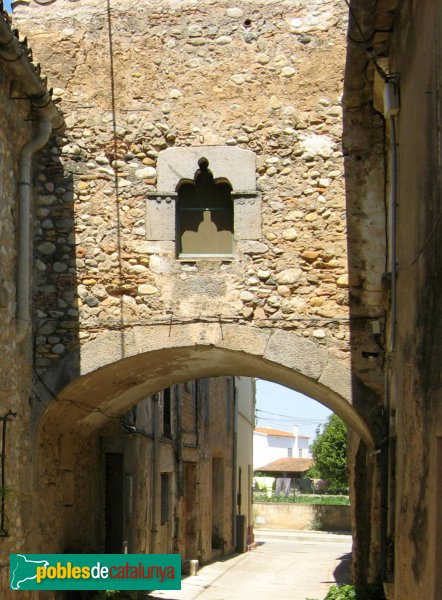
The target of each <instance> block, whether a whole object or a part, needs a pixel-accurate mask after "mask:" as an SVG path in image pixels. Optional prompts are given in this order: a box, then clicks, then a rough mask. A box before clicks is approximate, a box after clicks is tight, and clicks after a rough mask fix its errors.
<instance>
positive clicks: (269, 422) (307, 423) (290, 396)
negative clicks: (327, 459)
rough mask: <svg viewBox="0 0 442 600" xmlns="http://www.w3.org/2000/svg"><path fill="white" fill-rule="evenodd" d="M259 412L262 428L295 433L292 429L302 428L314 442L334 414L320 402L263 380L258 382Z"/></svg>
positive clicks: (259, 423) (257, 405)
mask: <svg viewBox="0 0 442 600" xmlns="http://www.w3.org/2000/svg"><path fill="white" fill-rule="evenodd" d="M256 409H257V410H256V416H257V426H258V427H274V428H275V429H282V430H284V431H292V426H293V425H298V426H299V433H300V434H301V435H308V436H310V443H311V442H312V441H313V439H314V438H315V432H316V428H317V426H318V425H319V424H320V423H325V422H326V421H327V418H328V417H329V415H331V414H332V413H331V411H330V410H329V409H328V408H326V407H325V406H324V405H323V404H320V403H319V402H316V400H312V398H309V397H308V396H304V395H303V394H300V393H299V392H295V391H294V390H291V389H289V388H286V387H284V386H282V385H277V384H276V383H271V382H270V381H264V380H262V379H257V381H256Z"/></svg>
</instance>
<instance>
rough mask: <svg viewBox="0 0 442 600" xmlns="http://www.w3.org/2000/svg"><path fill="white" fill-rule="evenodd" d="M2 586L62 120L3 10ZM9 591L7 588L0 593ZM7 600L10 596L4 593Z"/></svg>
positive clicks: (23, 478) (14, 527)
mask: <svg viewBox="0 0 442 600" xmlns="http://www.w3.org/2000/svg"><path fill="white" fill-rule="evenodd" d="M0 8H1V10H0V47H1V51H0V82H1V85H0V108H1V109H0V158H1V160H0V357H1V358H0V421H1V423H2V430H3V435H2V442H1V454H2V459H1V464H2V467H1V488H2V492H1V508H0V511H1V514H0V588H1V589H2V590H4V589H5V588H7V587H9V572H8V569H7V567H8V563H9V553H10V552H16V551H18V550H19V549H20V548H22V547H25V546H26V544H27V540H28V536H29V535H30V534H31V532H32V527H33V525H32V522H31V520H30V518H29V516H30V515H29V506H30V503H31V493H32V475H31V471H30V469H29V462H28V459H29V453H30V449H31V446H32V436H31V429H32V425H31V422H30V403H32V379H33V365H32V328H31V315H30V278H29V273H30V269H31V262H32V260H31V254H30V245H29V244H30V231H31V229H30V206H31V198H32V181H33V177H34V174H35V172H34V169H33V166H32V159H33V156H34V153H35V152H37V151H38V150H39V149H40V148H41V147H42V146H44V145H45V144H46V143H47V142H48V140H49V138H50V135H51V132H52V131H54V132H55V131H59V130H60V128H61V127H62V126H63V119H62V117H61V115H60V114H59V112H58V110H57V108H56V106H55V104H54V103H53V102H52V100H51V95H50V92H49V91H48V89H47V87H46V83H45V81H44V79H43V78H42V77H41V76H40V66H39V65H38V66H37V65H34V64H33V63H32V55H31V51H30V49H29V48H28V47H27V45H26V44H21V43H19V42H18V39H17V37H15V35H13V34H12V31H11V27H10V23H9V19H8V16H7V14H6V13H4V12H3V6H1V7H0ZM1 593H2V594H3V593H4V592H3V591H2V592H1ZM5 597H6V596H5Z"/></svg>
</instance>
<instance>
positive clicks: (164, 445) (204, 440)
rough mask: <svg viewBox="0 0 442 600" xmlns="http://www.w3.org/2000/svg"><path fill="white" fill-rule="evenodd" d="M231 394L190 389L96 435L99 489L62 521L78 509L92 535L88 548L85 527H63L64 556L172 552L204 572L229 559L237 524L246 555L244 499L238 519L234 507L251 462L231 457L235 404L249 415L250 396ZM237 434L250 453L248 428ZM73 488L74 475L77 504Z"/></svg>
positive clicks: (153, 401) (92, 449) (231, 386)
mask: <svg viewBox="0 0 442 600" xmlns="http://www.w3.org/2000/svg"><path fill="white" fill-rule="evenodd" d="M242 385H243V386H247V382H242ZM237 389H238V387H237V386H236V385H235V381H234V378H232V377H230V378H227V377H224V378H221V377H220V378H212V379H200V380H197V381H189V382H186V383H184V384H179V385H175V386H172V387H170V388H166V389H165V390H162V391H161V392H160V393H159V394H156V395H155V396H153V397H151V398H149V399H147V400H144V401H143V402H140V403H138V404H136V405H135V406H134V407H133V408H132V409H131V410H130V411H129V412H128V413H126V414H125V415H124V416H123V417H122V418H121V419H120V420H118V421H117V422H114V423H110V424H108V425H107V426H106V427H104V428H103V429H102V430H101V431H100V436H99V437H98V438H97V439H96V442H95V444H93V442H92V440H91V444H90V446H89V455H90V459H89V462H90V464H89V466H88V468H89V470H90V471H92V472H95V473H101V474H102V476H99V477H96V480H97V484H98V485H96V486H95V488H94V489H91V490H89V496H90V497H89V498H87V497H85V498H83V499H82V502H79V501H78V498H76V499H75V500H73V499H72V500H71V503H70V506H71V510H72V509H73V514H72V516H71V519H69V520H70V521H71V520H72V519H73V520H74V521H76V513H78V512H79V511H80V512H82V508H81V505H82V504H83V505H84V509H85V512H86V511H88V513H89V515H90V516H89V518H88V520H89V523H90V527H91V528H92V529H93V531H92V532H91V534H90V535H89V536H88V538H87V539H86V538H85V528H84V526H83V527H80V526H79V525H80V522H79V521H76V524H75V523H72V522H71V525H70V527H69V529H68V530H65V536H64V537H65V542H64V543H65V548H66V549H69V550H73V551H77V552H85V551H89V552H94V551H105V552H110V553H120V552H123V550H127V551H128V552H129V553H133V552H135V553H139V552H141V553H176V552H178V553H180V554H181V555H182V558H183V562H184V568H186V566H187V565H188V563H189V561H190V560H195V559H196V560H198V561H199V562H200V563H204V562H208V561H210V560H213V558H215V557H216V556H218V555H220V554H225V553H229V552H230V553H231V552H233V551H234V549H235V547H236V546H237V539H236V538H237V536H236V530H237V514H238V515H241V517H240V518H238V521H239V522H242V529H241V530H240V531H239V533H240V534H242V537H244V540H243V539H242V538H241V540H240V544H241V545H242V546H243V547H244V548H245V547H246V539H245V535H246V533H247V529H248V527H249V526H251V524H252V521H251V518H250V514H249V510H248V494H247V495H245V498H244V500H245V502H244V509H245V510H244V511H243V512H242V513H241V507H240V506H237V502H236V499H235V498H236V495H237V493H240V492H239V489H240V488H241V482H240V481H239V479H240V475H239V474H240V473H244V474H245V477H246V481H247V473H248V472H249V471H250V469H251V461H250V458H251V457H247V456H245V455H244V454H243V453H242V452H241V451H240V450H241V449H238V445H237V432H238V431H237V428H236V426H235V423H236V422H237V419H238V406H239V404H241V405H242V406H244V407H245V408H246V409H248V412H250V411H251V410H253V400H254V396H253V395H249V396H248V397H243V395H241V393H235V390H237ZM241 433H242V437H241V441H242V443H243V444H247V443H248V444H249V445H250V443H251V438H252V425H251V423H249V424H248V430H247V431H242V432H241ZM248 461H250V462H248ZM80 486H81V482H80V481H79V480H78V479H77V478H76V474H75V473H74V480H73V489H74V494H75V495H76V496H78V494H79V493H80ZM84 492H85V491H84V490H82V492H81V493H83V494H84ZM97 496H98V502H97V500H96V499H97ZM66 506H67V505H66ZM237 509H238V510H237Z"/></svg>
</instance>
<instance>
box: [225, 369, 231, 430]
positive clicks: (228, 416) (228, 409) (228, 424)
mask: <svg viewBox="0 0 442 600" xmlns="http://www.w3.org/2000/svg"><path fill="white" fill-rule="evenodd" d="M232 398H233V396H232V382H231V380H230V379H229V380H228V381H227V395H226V431H227V433H230V430H231V428H232Z"/></svg>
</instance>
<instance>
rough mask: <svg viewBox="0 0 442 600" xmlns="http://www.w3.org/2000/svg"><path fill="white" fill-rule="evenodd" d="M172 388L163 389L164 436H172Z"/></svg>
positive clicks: (169, 437)
mask: <svg viewBox="0 0 442 600" xmlns="http://www.w3.org/2000/svg"><path fill="white" fill-rule="evenodd" d="M171 404H172V402H171V393H170V388H166V389H165V390H164V391H163V436H164V437H165V438H168V439H171V438H172V406H171Z"/></svg>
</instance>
